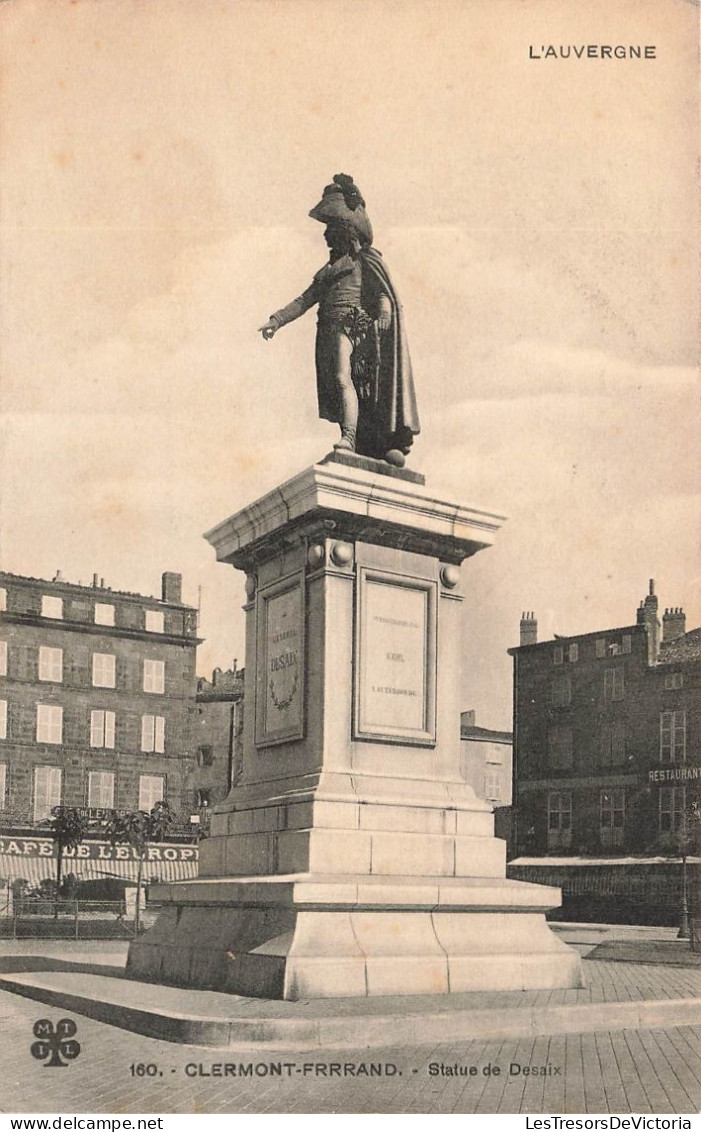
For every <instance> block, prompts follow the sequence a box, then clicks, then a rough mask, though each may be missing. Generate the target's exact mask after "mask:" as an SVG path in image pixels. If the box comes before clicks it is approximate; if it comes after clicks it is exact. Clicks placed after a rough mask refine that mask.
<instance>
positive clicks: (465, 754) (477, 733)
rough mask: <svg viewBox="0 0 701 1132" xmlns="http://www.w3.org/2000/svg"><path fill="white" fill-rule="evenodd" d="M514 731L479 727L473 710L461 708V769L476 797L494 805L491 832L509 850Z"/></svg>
mask: <svg viewBox="0 0 701 1132" xmlns="http://www.w3.org/2000/svg"><path fill="white" fill-rule="evenodd" d="M512 756H513V735H512V734H511V732H510V731H494V730H493V729H492V728H490V727H478V726H477V721H476V715H475V712H474V710H471V711H462V712H460V769H461V772H462V776H463V778H464V779H465V781H466V782H469V784H470V786H471V787H472V789H473V790H474V792H475V794H476V795H477V797H478V798H484V800H485V802H491V804H492V805H493V806H494V832H495V834H496V836H497V837H501V838H503V839H504V841H506V843H507V846H508V850H509V853H510V852H511V848H512V846H511V793H512V791H511V782H512V773H513V767H512V762H513V757H512Z"/></svg>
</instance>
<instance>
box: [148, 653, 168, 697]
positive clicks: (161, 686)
mask: <svg viewBox="0 0 701 1132" xmlns="http://www.w3.org/2000/svg"><path fill="white" fill-rule="evenodd" d="M165 668H166V666H165V661H163V660H145V661H144V691H145V692H155V693H157V694H158V695H161V696H162V695H163V692H164V690H165Z"/></svg>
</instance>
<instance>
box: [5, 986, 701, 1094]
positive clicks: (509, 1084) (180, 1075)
mask: <svg viewBox="0 0 701 1132" xmlns="http://www.w3.org/2000/svg"><path fill="white" fill-rule="evenodd" d="M64 1016H66V1012H65V1011H60V1010H56V1009H54V1008H52V1007H47V1006H42V1005H40V1004H39V1003H35V1002H30V1001H27V1000H26V999H23V998H19V997H17V996H15V995H12V994H8V993H5V992H3V993H0V1032H1V1033H2V1038H0V1041H1V1042H2V1066H3V1074H2V1084H0V1109H1V1110H2V1111H4V1112H60V1113H64V1114H72V1113H86V1112H94V1113H171V1112H181V1113H197V1112H225V1113H242V1112H250V1113H262V1112H272V1113H289V1112H300V1113H310V1112H314V1113H330V1112H346V1113H363V1112H373V1113H385V1112H386V1113H404V1112H410V1113H411V1112H417V1113H429V1112H435V1113H447V1112H456V1113H477V1112H484V1113H497V1112H500V1113H519V1112H520V1113H541V1112H556V1113H581V1112H597V1113H601V1112H617V1113H626V1112H637V1113H651V1112H656V1113H660V1112H664V1113H677V1114H680V1113H684V1114H686V1113H695V1112H697V1111H698V1109H699V1107H701V1081H700V1079H699V1078H700V1076H701V1073H700V1067H701V1027H691V1026H689V1027H682V1028H677V1029H668V1030H665V1031H657V1030H656V1031H634V1030H626V1031H620V1032H617V1033H598V1034H581V1035H580V1034H568V1035H562V1036H559V1037H551V1038H547V1037H546V1038H529V1039H525V1040H516V1039H512V1040H507V1041H492V1042H485V1041H471V1042H460V1043H456V1044H454V1045H440V1046H436V1047H434V1048H431V1047H429V1046H426V1047H422V1048H420V1049H417V1048H410V1047H406V1046H402V1045H401V1043H398V1044H397V1045H396V1046H394V1047H392V1048H388V1049H373V1050H344V1051H342V1052H341V1053H339V1052H338V1051H328V1052H325V1053H319V1052H315V1053H304V1052H299V1051H289V1050H287V1051H284V1052H280V1053H271V1052H268V1051H266V1052H265V1053H261V1052H260V1051H241V1050H230V1049H229V1050H217V1049H211V1048H207V1049H205V1048H202V1047H199V1048H198V1047H194V1046H180V1045H174V1044H172V1043H169V1042H163V1041H157V1040H155V1039H152V1038H145V1037H141V1036H138V1035H135V1034H130V1033H127V1032H125V1031H123V1030H118V1029H116V1028H114V1027H112V1026H107V1025H105V1024H103V1023H100V1022H93V1021H91V1020H90V1019H87V1018H84V1017H82V1016H80V1015H70V1016H71V1017H73V1018H74V1019H75V1021H76V1023H77V1026H78V1033H77V1038H78V1040H79V1041H80V1043H81V1047H82V1049H81V1054H80V1056H79V1058H78V1059H77V1060H75V1061H73V1062H71V1063H70V1064H69V1065H67V1066H66V1067H65V1068H62V1069H57V1068H49V1067H45V1066H44V1064H43V1063H42V1062H40V1061H36V1060H34V1059H33V1057H32V1056H31V1053H30V1045H31V1043H32V1041H33V1040H34V1038H33V1035H32V1026H33V1024H34V1022H35V1021H36V1020H37V1019H38V1018H47V1019H50V1020H51V1021H52V1022H53V1023H54V1024H55V1023H56V1022H57V1021H58V1020H59V1019H60V1018H61V1017H64ZM139 1065H140V1066H154V1067H156V1068H155V1072H156V1073H157V1076H155V1077H140V1076H136V1075H134V1074H136V1073H137V1072H138V1071H137V1070H136V1068H134V1069H133V1070H132V1068H131V1067H132V1066H134V1067H136V1066H139ZM377 1065H380V1066H381V1067H382V1068H383V1075H382V1076H373V1077H368V1076H360V1075H358V1074H359V1073H360V1072H362V1070H361V1067H362V1066H366V1067H367V1068H368V1071H369V1069H370V1067H371V1066H377ZM456 1065H458V1066H460V1067H461V1068H462V1069H463V1070H464V1071H466V1073H465V1074H464V1075H455V1074H450V1073H449V1072H448V1070H449V1069H450V1068H452V1067H454V1066H456ZM218 1066H221V1067H222V1068H221V1069H219V1070H218V1069H217V1068H216V1067H218ZM226 1066H229V1067H230V1068H229V1070H228V1072H229V1075H224V1074H225V1068H226ZM347 1066H351V1067H352V1068H353V1069H354V1070H355V1073H356V1076H348V1075H341V1074H344V1073H345V1074H347V1073H348V1070H347V1069H345V1068H344V1067H347ZM441 1066H443V1069H442V1070H441ZM471 1066H474V1067H475V1073H474V1074H473V1075H469V1067H471ZM516 1066H520V1067H526V1066H537V1067H546V1069H547V1070H549V1071H548V1072H546V1073H545V1074H542V1075H540V1074H539V1075H526V1074H525V1073H524V1072H523V1071H520V1072H516V1071H515V1067H516ZM186 1067H189V1069H187V1070H186ZM249 1067H250V1069H249ZM278 1067H279V1068H280V1069H281V1075H280V1076H275V1075H273V1074H274V1072H275V1069H276V1068H278ZM335 1067H338V1068H335ZM432 1067H433V1072H432V1071H431V1068H432ZM489 1067H491V1071H490V1069H489ZM495 1067H497V1068H498V1069H499V1070H500V1072H499V1073H498V1074H497V1073H496V1072H495ZM242 1070H243V1071H244V1072H246V1071H248V1072H249V1073H250V1074H251V1075H250V1076H245V1075H244V1076H241V1075H240V1074H241V1072H242ZM556 1070H558V1072H556ZM217 1072H219V1073H221V1075H216V1074H217ZM188 1073H193V1074H195V1075H194V1076H189V1075H188ZM200 1073H203V1074H204V1075H200Z"/></svg>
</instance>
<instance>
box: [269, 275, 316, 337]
mask: <svg viewBox="0 0 701 1132" xmlns="http://www.w3.org/2000/svg"><path fill="white" fill-rule="evenodd" d="M318 301H319V291H318V287H317V284H316V282H314V283H312V285H311V287H307V289H306V291H303V292H302V294H301V295H299V297H298V298H296V299H293V300H292V302H291V303H288V304H287V306H286V307H282V308H281V309H280V310H279V311H275V314H271V316H270V318H269V319H268V321H267V322H266V323H265V325H264V326H261V327H260V331H261V333H262V335H263V337H264V338H272V336H273V334H274V333H275V331H276V330H279V329H280V327H281V326H285V325H286V324H287V323H288V322H294V320H295V319H296V318H299V316H300V315H302V314H304V312H305V311H308V310H309V308H310V307H313V306H314V304H315V303H318Z"/></svg>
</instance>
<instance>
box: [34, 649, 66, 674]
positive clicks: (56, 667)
mask: <svg viewBox="0 0 701 1132" xmlns="http://www.w3.org/2000/svg"><path fill="white" fill-rule="evenodd" d="M39 679H40V680H51V681H53V683H55V684H60V683H61V681H62V680H63V649H52V648H49V646H48V645H40V647H39Z"/></svg>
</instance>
